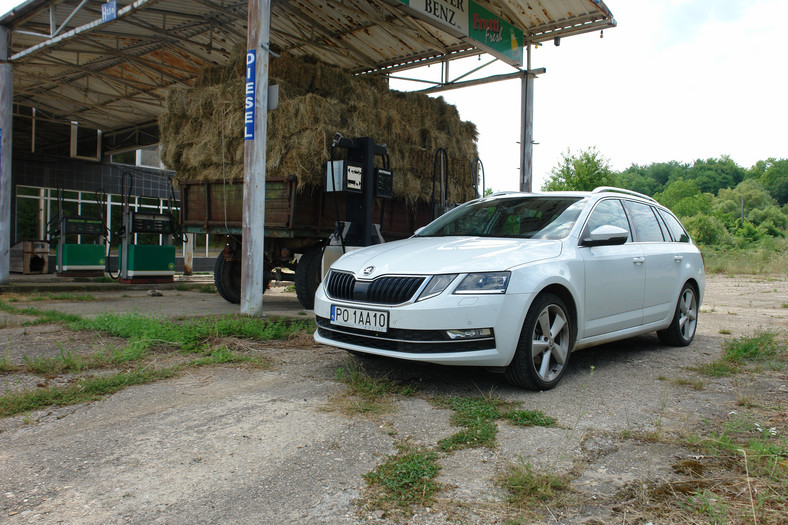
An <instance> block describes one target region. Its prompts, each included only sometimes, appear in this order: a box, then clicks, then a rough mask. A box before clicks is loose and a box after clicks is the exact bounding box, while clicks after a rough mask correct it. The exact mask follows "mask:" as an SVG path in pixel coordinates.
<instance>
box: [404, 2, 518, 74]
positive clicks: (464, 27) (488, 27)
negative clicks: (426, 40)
mask: <svg viewBox="0 0 788 525" xmlns="http://www.w3.org/2000/svg"><path fill="white" fill-rule="evenodd" d="M400 2H402V3H403V4H405V5H406V6H407V8H406V10H407V11H408V12H409V13H410V14H412V15H413V16H416V17H417V18H421V19H422V20H425V21H427V22H429V23H430V24H432V25H434V26H436V27H439V28H441V29H444V30H446V31H447V32H448V33H451V34H453V35H455V36H458V37H465V38H467V39H469V40H470V41H472V43H473V44H474V45H475V46H477V47H479V48H480V49H483V50H485V51H486V52H488V53H490V54H491V55H493V56H495V57H497V58H499V59H501V60H503V61H504V62H506V63H507V64H510V65H513V66H522V65H523V32H522V31H521V30H520V29H517V28H516V27H515V26H513V25H512V24H510V23H509V22H507V21H506V20H504V19H503V18H501V17H499V16H498V15H495V14H493V13H491V12H490V11H488V10H487V9H485V8H484V7H482V6H480V5H479V4H477V3H476V2H474V1H473V0H400Z"/></svg>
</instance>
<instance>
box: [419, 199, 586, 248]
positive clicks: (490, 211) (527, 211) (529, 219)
mask: <svg viewBox="0 0 788 525" xmlns="http://www.w3.org/2000/svg"><path fill="white" fill-rule="evenodd" d="M585 203H586V199H585V198H583V197H570V196H563V197H551V196H522V195H520V196H517V197H494V198H491V199H483V200H480V201H476V202H470V203H468V204H466V205H464V206H460V207H459V208H455V209H454V210H452V211H450V212H449V213H447V214H445V215H443V216H442V217H439V218H438V219H436V220H435V221H433V222H431V223H430V224H428V225H427V226H425V227H424V229H423V230H421V231H420V232H419V233H418V237H445V236H453V235H460V236H474V237H514V238H518V239H561V238H563V237H565V236H566V235H567V234H568V233H569V231H570V230H571V229H572V226H574V224H575V221H576V220H577V217H578V215H580V211H581V210H582V209H583V206H585Z"/></svg>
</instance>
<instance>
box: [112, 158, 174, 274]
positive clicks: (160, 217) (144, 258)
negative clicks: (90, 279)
mask: <svg viewBox="0 0 788 525" xmlns="http://www.w3.org/2000/svg"><path fill="white" fill-rule="evenodd" d="M133 186H134V178H133V175H132V174H131V173H130V172H125V173H124V174H123V190H124V191H123V220H122V226H121V230H120V232H119V237H120V252H119V254H118V257H119V261H120V262H119V267H120V271H119V276H118V280H119V281H120V282H122V283H126V284H136V283H142V284H148V283H171V282H173V275H175V246H171V245H170V246H159V245H155V244H134V243H133V242H132V240H133V235H134V234H135V233H152V234H158V235H173V234H175V219H174V218H173V216H172V214H166V213H151V212H140V211H135V210H132V209H131V205H130V198H131V191H132V188H133Z"/></svg>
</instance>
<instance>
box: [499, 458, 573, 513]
mask: <svg viewBox="0 0 788 525" xmlns="http://www.w3.org/2000/svg"><path fill="white" fill-rule="evenodd" d="M500 484H501V486H502V487H503V488H504V489H505V490H506V492H507V493H508V497H507V500H508V502H509V504H511V505H514V506H515V507H517V508H519V509H534V508H537V507H541V506H543V505H545V504H547V505H549V506H550V507H551V508H552V507H555V506H557V505H560V501H561V499H563V498H564V497H565V496H566V495H567V494H569V481H568V480H567V479H566V478H564V477H562V476H556V475H554V474H549V473H545V474H543V473H539V472H537V471H536V470H535V469H534V468H533V466H531V464H530V463H526V462H525V461H524V460H523V459H522V458H520V462H519V463H518V464H516V465H514V466H512V467H510V469H509V471H508V472H507V473H506V475H505V476H504V477H503V478H502V479H501V481H500Z"/></svg>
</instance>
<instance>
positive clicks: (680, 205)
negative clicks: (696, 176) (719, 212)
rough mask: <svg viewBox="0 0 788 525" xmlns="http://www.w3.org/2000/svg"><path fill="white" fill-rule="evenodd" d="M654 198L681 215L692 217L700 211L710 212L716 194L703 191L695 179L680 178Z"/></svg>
mask: <svg viewBox="0 0 788 525" xmlns="http://www.w3.org/2000/svg"><path fill="white" fill-rule="evenodd" d="M654 198H655V199H657V201H658V202H660V203H661V204H663V205H665V206H667V207H668V208H670V209H671V210H673V213H675V214H676V215H678V216H679V217H692V216H693V215H697V214H699V213H710V212H711V210H712V207H713V203H714V195H712V194H711V193H701V191H700V189H699V188H698V185H697V183H696V182H695V181H694V180H684V179H678V180H675V181H673V182H671V183H670V184H668V186H667V187H666V188H665V191H662V192H660V193H657V194H656V195H654Z"/></svg>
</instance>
